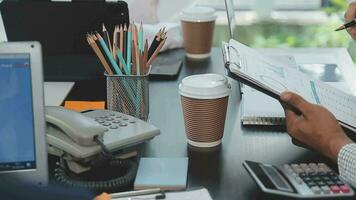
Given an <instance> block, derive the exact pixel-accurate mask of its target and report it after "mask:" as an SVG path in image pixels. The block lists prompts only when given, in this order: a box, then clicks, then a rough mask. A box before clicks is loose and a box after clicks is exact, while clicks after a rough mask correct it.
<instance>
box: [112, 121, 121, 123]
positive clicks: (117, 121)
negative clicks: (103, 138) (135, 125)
mask: <svg viewBox="0 0 356 200" xmlns="http://www.w3.org/2000/svg"><path fill="white" fill-rule="evenodd" d="M120 122H121V121H119V120H114V121H112V123H115V124H118V123H120Z"/></svg>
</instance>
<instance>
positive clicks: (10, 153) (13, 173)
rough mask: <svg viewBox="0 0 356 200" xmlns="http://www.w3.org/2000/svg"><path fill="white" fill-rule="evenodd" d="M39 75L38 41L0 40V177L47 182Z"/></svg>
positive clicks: (40, 63) (39, 53) (40, 80)
mask: <svg viewBox="0 0 356 200" xmlns="http://www.w3.org/2000/svg"><path fill="white" fill-rule="evenodd" d="M42 74H43V72H42V53H41V45H40V43H38V42H9V43H0V178H1V180H4V179H8V180H16V181H18V180H19V179H20V181H22V182H25V183H30V184H36V185H43V186H45V185H47V183H48V167H47V151H46V137H45V121H44V106H43V105H44V104H43V76H42Z"/></svg>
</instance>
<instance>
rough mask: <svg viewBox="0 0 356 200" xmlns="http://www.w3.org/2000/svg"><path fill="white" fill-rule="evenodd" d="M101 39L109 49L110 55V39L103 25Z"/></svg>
mask: <svg viewBox="0 0 356 200" xmlns="http://www.w3.org/2000/svg"><path fill="white" fill-rule="evenodd" d="M103 39H104V41H105V43H106V46H107V47H109V50H110V53H112V46H111V41H110V37H109V33H108V31H107V30H106V27H105V25H104V24H103Z"/></svg>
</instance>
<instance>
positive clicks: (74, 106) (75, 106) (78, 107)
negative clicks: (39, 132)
mask: <svg viewBox="0 0 356 200" xmlns="http://www.w3.org/2000/svg"><path fill="white" fill-rule="evenodd" d="M64 107H65V108H67V109H70V110H75V111H78V112H81V111H83V110H93V109H105V101H65V102H64Z"/></svg>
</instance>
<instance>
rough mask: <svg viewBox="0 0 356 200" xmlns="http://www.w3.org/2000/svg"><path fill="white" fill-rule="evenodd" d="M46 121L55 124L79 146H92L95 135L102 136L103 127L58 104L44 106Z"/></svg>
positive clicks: (94, 143)
mask: <svg viewBox="0 0 356 200" xmlns="http://www.w3.org/2000/svg"><path fill="white" fill-rule="evenodd" d="M46 121H47V122H48V123H49V124H52V125H55V126H57V127H58V128H59V129H61V130H62V131H63V132H64V133H65V134H66V135H67V136H69V137H70V138H71V139H72V140H74V141H75V142H76V143H78V144H79V145H81V146H93V145H96V144H97V143H96V142H95V141H94V139H95V137H100V138H102V137H103V135H104V132H105V127H103V126H102V125H100V124H99V123H98V122H96V121H94V120H93V119H91V118H89V117H86V116H84V115H82V114H80V113H78V112H75V111H72V110H67V109H64V108H63V107H58V106H47V107H46Z"/></svg>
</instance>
